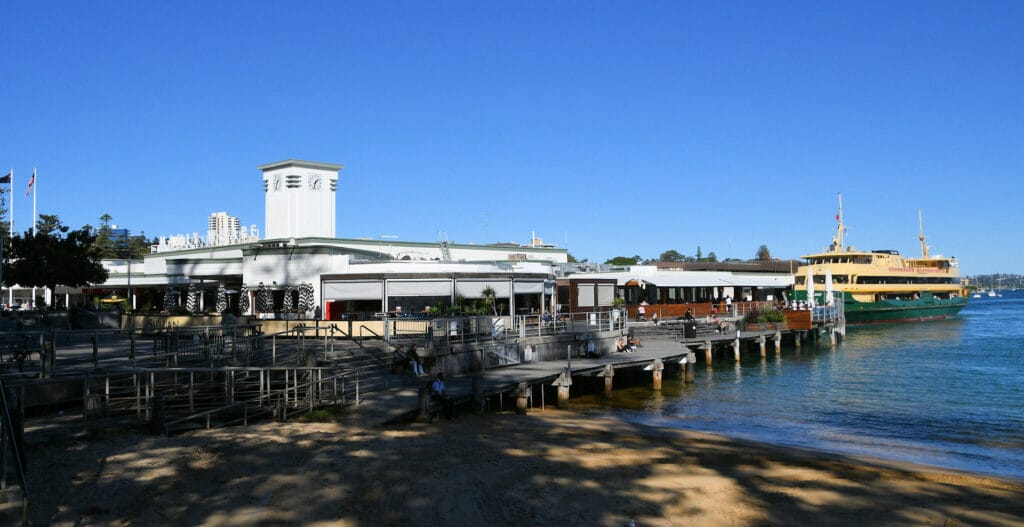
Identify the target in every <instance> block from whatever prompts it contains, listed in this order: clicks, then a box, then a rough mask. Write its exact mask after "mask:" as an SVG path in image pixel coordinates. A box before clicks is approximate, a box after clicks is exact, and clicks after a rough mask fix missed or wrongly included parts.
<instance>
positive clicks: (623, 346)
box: [615, 337, 629, 353]
mask: <svg viewBox="0 0 1024 527" xmlns="http://www.w3.org/2000/svg"><path fill="white" fill-rule="evenodd" d="M615 351H617V352H619V353H629V342H628V341H627V340H626V337H620V338H618V339H616V340H615Z"/></svg>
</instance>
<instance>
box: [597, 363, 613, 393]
mask: <svg viewBox="0 0 1024 527" xmlns="http://www.w3.org/2000/svg"><path fill="white" fill-rule="evenodd" d="M600 375H601V377H604V395H605V397H611V396H612V388H613V386H612V378H613V377H615V366H613V365H611V364H605V365H604V371H602V372H601V373H600Z"/></svg>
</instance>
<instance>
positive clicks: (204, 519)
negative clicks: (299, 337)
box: [26, 409, 1024, 526]
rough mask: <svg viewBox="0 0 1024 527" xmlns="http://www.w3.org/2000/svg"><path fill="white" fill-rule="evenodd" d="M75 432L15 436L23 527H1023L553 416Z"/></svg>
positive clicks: (840, 473) (717, 438)
mask: <svg viewBox="0 0 1024 527" xmlns="http://www.w3.org/2000/svg"><path fill="white" fill-rule="evenodd" d="M79 431H80V429H71V428H50V429H33V430H31V431H27V434H26V440H27V442H28V445H29V449H28V450H29V456H30V457H29V459H30V461H29V463H30V465H29V488H30V490H31V492H32V498H31V499H32V512H31V516H32V522H33V524H36V525H44V524H45V525H136V524H139V525H143V524H145V525H177V524H190V525H252V524H268V525H269V524H274V525H470V524H476V525H479V524H488V525H489V524H494V525H523V524H546V523H556V522H569V523H574V524H582V525H607V526H616V525H625V524H627V523H628V522H629V521H634V522H635V523H636V524H637V525H681V524H694V523H696V524H700V525H755V524H756V525H764V524H775V525H792V524H822V525H864V524H883V525H884V524H892V525H896V524H899V525H908V524H909V525H976V524H989V525H1024V481H1019V480H1015V479H1007V478H999V477H990V476H984V475H976V474H972V473H964V472H960V471H952V470H946V469H941V468H936V467H930V466H923V465H915V464H911V463H891V462H888V461H886V460H881V459H875V458H867V457H864V456H849V455H842V454H832V453H830V452H822V451H815V450H807V449H798V448H792V449H790V448H784V447H778V446H775V445H771V444H766V443H758V442H753V441H747V440H742V439H735V438H730V437H726V436H721V435H717V434H712V433H708V432H698V431H693V430H680V429H666V428H661V427H655V426H650V425H643V424H633V423H627V422H623V421H617V420H613V419H598V418H594V416H587V415H584V414H579V413H574V412H567V411H560V410H554V409H549V410H545V411H543V412H532V413H531V414H529V415H527V416H519V415H515V414H511V413H499V414H489V415H485V416H472V415H466V416H460V417H459V418H458V419H456V420H455V421H451V422H446V421H441V422H438V423H435V424H433V425H426V424H420V423H413V424H409V425H402V426H396V427H386V428H381V427H373V426H366V425H365V423H363V422H362V420H360V419H359V418H358V415H352V416H343V417H342V418H340V419H339V420H337V421H334V422H329V423H297V422H289V423H264V424H260V425H255V426H250V427H249V428H231V429H215V430H201V431H196V432H190V433H186V434H181V435H177V436H172V437H169V438H164V437H154V436H149V435H145V434H143V433H140V432H135V431H124V430H115V429H111V430H99V431H96V432H93V433H90V434H89V435H88V436H85V435H82V434H79V433H78V432H79ZM140 505H144V506H140Z"/></svg>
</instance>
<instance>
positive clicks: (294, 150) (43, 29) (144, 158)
mask: <svg viewBox="0 0 1024 527" xmlns="http://www.w3.org/2000/svg"><path fill="white" fill-rule="evenodd" d="M0 19H2V20H4V22H5V23H4V29H3V31H2V37H0V38H2V39H3V45H2V46H0V94H2V97H0V118H2V120H0V169H2V170H3V171H4V172H6V170H7V168H10V167H13V168H14V169H15V171H16V174H15V177H16V181H15V188H14V192H13V194H14V198H15V200H16V202H15V227H16V229H17V230H18V231H22V230H24V229H25V228H27V227H28V226H29V222H30V216H31V209H32V207H31V201H30V199H28V198H25V186H26V185H27V183H28V178H29V176H30V175H31V172H32V168H33V166H38V168H39V196H38V210H39V212H40V213H47V214H58V215H59V216H60V217H61V219H62V220H63V221H64V222H65V224H67V225H70V226H72V227H76V228H77V227H80V226H81V225H83V224H87V223H88V224H91V225H94V226H96V225H98V224H99V219H98V218H99V217H100V216H101V215H103V214H104V213H109V214H110V215H111V216H113V223H116V224H118V225H119V226H122V227H128V228H130V229H131V230H132V232H133V233H138V232H139V231H144V232H145V233H146V235H147V236H150V237H152V236H156V235H171V234H179V233H191V232H197V231H198V232H200V234H205V229H206V219H207V217H208V216H209V214H210V213H212V212H216V211H226V212H228V213H229V214H232V215H235V216H238V217H239V218H240V219H241V221H242V223H243V224H244V225H250V224H255V225H257V226H258V227H259V228H260V229H261V230H263V220H264V218H263V189H262V183H261V179H260V172H259V171H258V170H257V169H256V166H257V165H260V164H263V163H268V162H273V161H279V160H282V159H287V158H297V159H307V160H314V161H323V162H332V163H342V164H344V165H345V167H346V168H345V170H344V171H342V173H341V182H340V184H339V191H338V215H337V221H338V225H337V232H338V235H339V236H340V237H364V236H369V237H376V238H379V237H380V236H382V235H388V236H398V237H399V238H400V239H402V240H413V241H432V240H435V239H437V237H438V233H439V232H444V233H446V235H447V237H448V239H450V240H452V241H455V242H462V243H465V242H475V243H485V242H497V241H516V242H523V243H525V242H527V241H528V240H529V236H530V232H531V231H536V232H537V234H538V235H539V236H541V237H543V238H544V239H545V241H547V242H551V243H555V244H557V245H559V246H567V247H568V248H569V250H570V252H571V253H572V254H573V255H575V256H576V257H578V258H581V259H582V258H588V259H590V260H592V261H604V260H606V259H608V258H611V257H613V256H616V255H626V256H631V255H634V254H639V255H641V256H643V257H646V258H653V257H657V256H658V255H659V254H660V253H661V252H663V251H665V250H667V249H675V250H677V251H679V252H681V253H684V254H690V255H692V254H694V253H695V252H696V250H697V247H698V246H700V247H701V249H702V250H703V252H704V253H705V254H707V253H708V252H711V251H714V252H715V253H716V254H717V255H718V256H719V258H725V257H729V256H731V257H736V258H751V257H753V256H754V255H755V252H756V250H757V248H758V246H760V245H761V244H765V245H767V246H768V247H769V249H770V250H771V252H772V254H773V255H774V256H776V257H782V258H790V257H798V256H799V255H801V254H805V253H808V252H812V251H815V250H818V249H821V248H823V247H824V246H825V245H826V244H827V243H828V242H829V239H830V237H831V236H832V234H833V228H834V216H835V213H836V193H837V192H842V193H843V201H844V207H845V218H846V222H847V224H848V226H849V233H848V239H847V241H848V242H849V243H852V244H854V245H856V246H858V247H859V248H863V249H876V248H892V249H898V250H900V251H901V252H903V253H910V254H917V252H918V244H917V209H918V208H922V209H923V211H924V218H925V232H926V235H927V236H928V240H929V242H930V245H931V246H932V251H933V253H941V254H945V255H954V256H957V257H959V258H960V260H961V266H962V267H963V270H964V272H965V273H968V274H973V273H988V272H1024V263H1022V262H1024V243H1021V241H1022V240H1021V238H1022V237H1021V235H1020V232H1021V229H1020V227H1019V226H1018V225H1017V222H1018V221H1020V220H1019V218H1018V217H1017V215H1018V211H1019V210H1020V209H1021V200H1022V197H1024V30H1022V29H1021V28H1024V3H1022V2H1016V1H1006V2H996V1H991V2H941V1H900V2H884V3H883V2H817V1H808V2H788V1H778V2H748V1H736V2H713V1H708V2H676V1H672V2H593V1H587V2H539V1H538V2H503V3H492V2H476V1H473V2H443V3H436V2H397V1H389V2H323V3H320V2H205V1H202V2H108V1H100V2H7V3H6V4H4V6H3V7H2V8H0Z"/></svg>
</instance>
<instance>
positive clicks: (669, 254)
mask: <svg viewBox="0 0 1024 527" xmlns="http://www.w3.org/2000/svg"><path fill="white" fill-rule="evenodd" d="M658 259H659V260H661V261H663V262H682V261H683V260H685V259H686V257H685V256H683V255H682V254H679V251H676V250H675V249H669V250H667V251H665V252H663V253H661V256H659V257H658Z"/></svg>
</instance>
